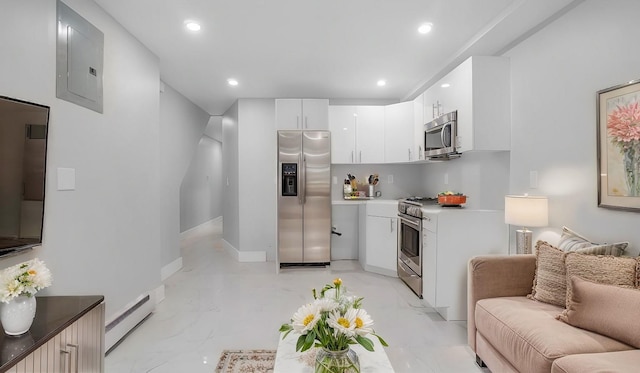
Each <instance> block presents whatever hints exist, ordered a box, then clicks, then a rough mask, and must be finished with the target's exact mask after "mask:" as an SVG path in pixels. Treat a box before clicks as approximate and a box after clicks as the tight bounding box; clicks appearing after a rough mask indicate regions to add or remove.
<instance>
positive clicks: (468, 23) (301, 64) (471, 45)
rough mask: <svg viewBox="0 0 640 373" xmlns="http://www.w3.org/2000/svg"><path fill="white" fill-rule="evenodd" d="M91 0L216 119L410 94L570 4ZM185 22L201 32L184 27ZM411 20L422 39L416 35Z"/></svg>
mask: <svg viewBox="0 0 640 373" xmlns="http://www.w3.org/2000/svg"><path fill="white" fill-rule="evenodd" d="M95 2H96V3H98V4H99V5H100V6H101V7H102V8H103V9H105V10H106V11H107V12H108V13H109V14H111V15H112V16H113V17H114V18H115V19H116V20H117V21H118V22H120V24H122V25H123V26H124V27H125V28H126V29H127V30H128V31H129V32H131V33H132V34H133V35H134V36H135V37H136V38H137V39H138V40H140V41H141V42H142V43H143V44H145V45H146V46H147V47H148V48H149V49H150V50H151V51H152V52H153V53H155V54H156V55H157V56H158V58H159V60H160V70H161V78H162V80H163V81H165V82H166V83H167V84H169V85H170V86H172V87H173V88H175V89H176V90H178V91H179V92H180V93H182V94H183V95H184V96H186V97H187V98H189V99H190V100H191V101H193V102H194V103H195V104H196V105H198V106H199V107H201V108H202V109H204V110H205V111H207V112H208V113H209V114H211V115H221V114H223V113H224V112H225V111H226V109H227V108H228V107H229V106H231V104H232V103H233V102H234V101H235V100H236V99H238V98H255V97H269V98H295V97H299V98H329V99H331V100H332V102H343V103H345V102H360V103H389V102H398V101H403V100H407V99H411V98H413V97H414V96H416V95H418V94H419V93H420V91H421V89H423V88H426V87H427V86H429V85H430V84H432V83H433V82H435V81H436V80H437V79H439V78H440V77H441V76H442V75H444V74H445V73H446V72H448V71H449V70H450V69H451V68H453V67H454V66H456V65H457V64H459V63H460V62H461V61H462V60H464V59H465V58H466V57H468V56H469V55H472V54H473V55H495V54H499V53H502V52H503V51H505V50H506V49H508V48H509V47H510V46H512V45H513V44H514V43H517V42H518V41H519V40H522V39H523V38H524V37H526V36H527V35H528V34H530V33H532V32H535V31H536V30H537V29H538V28H539V27H541V25H544V24H545V22H549V21H550V20H553V19H555V18H556V17H557V16H559V15H560V14H562V13H563V12H564V11H566V10H567V9H570V8H572V7H574V6H575V5H577V4H578V3H580V2H582V0H578V1H576V0H339V1H338V0H181V1H171V0H161V1H159V0H133V1H132V0H95ZM187 19H192V20H196V21H198V22H199V23H200V24H201V25H202V29H201V31H199V32H198V33H193V32H189V31H187V30H186V29H185V27H184V21H185V20H187ZM423 22H431V23H433V31H432V32H431V33H429V34H427V35H421V34H418V32H417V28H418V26H419V25H420V24H421V23H423ZM232 77H233V78H235V79H237V80H238V81H239V82H240V84H239V85H238V86H236V87H231V86H228V85H227V79H228V78H232ZM379 79H385V80H386V81H387V85H386V86H384V87H382V88H381V87H378V86H377V85H376V82H377V81H378V80H379Z"/></svg>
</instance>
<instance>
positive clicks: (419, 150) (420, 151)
mask: <svg viewBox="0 0 640 373" xmlns="http://www.w3.org/2000/svg"><path fill="white" fill-rule="evenodd" d="M423 156H424V154H423V153H422V145H418V159H422V157H423Z"/></svg>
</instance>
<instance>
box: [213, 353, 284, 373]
mask: <svg viewBox="0 0 640 373" xmlns="http://www.w3.org/2000/svg"><path fill="white" fill-rule="evenodd" d="M275 362H276V351H275V350H224V351H222V355H220V360H219V361H218V366H217V367H216V373H241V372H255V373H271V372H273V365H274V364H275Z"/></svg>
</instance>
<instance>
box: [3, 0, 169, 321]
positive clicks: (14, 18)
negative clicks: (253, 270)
mask: <svg viewBox="0 0 640 373" xmlns="http://www.w3.org/2000/svg"><path fill="white" fill-rule="evenodd" d="M65 3H66V4H67V5H69V6H70V7H71V8H73V9H74V10H75V11H76V12H78V13H80V14H81V15H82V16H83V17H84V18H86V19H87V20H88V21H89V22H91V23H92V24H93V25H95V26H96V27H97V28H98V29H100V30H101V31H102V32H103V33H104V34H105V45H104V48H105V49H104V114H99V113H96V112H93V111H91V110H88V109H85V108H83V107H80V106H77V105H75V104H72V103H69V102H66V101H62V100H59V99H57V98H56V97H55V91H56V89H55V79H56V75H55V74H56V65H55V56H56V2H55V1H53V0H47V1H44V0H42V1H3V2H2V11H1V12H0V31H1V32H0V45H2V55H3V56H4V58H1V59H0V95H5V96H10V97H16V98H19V99H23V100H27V101H34V102H37V103H40V104H44V105H48V106H50V107H51V117H50V123H49V142H48V159H47V167H48V169H47V186H46V206H45V223H44V243H43V246H42V248H40V249H36V250H34V251H31V252H29V253H28V254H25V255H21V256H18V257H13V258H9V259H5V260H2V262H1V263H0V266H2V267H5V266H8V265H11V264H14V263H16V262H19V261H22V260H26V259H28V258H29V257H32V256H38V257H40V258H41V259H43V260H44V261H45V262H46V263H47V266H48V267H49V268H50V269H51V272H52V273H53V285H52V286H51V287H50V288H49V289H46V290H45V291H44V292H43V293H44V294H50V295H74V294H104V295H105V298H106V317H107V319H109V318H110V317H112V316H113V314H114V312H116V311H117V310H120V309H122V308H123V307H124V306H125V305H126V304H127V303H129V302H131V301H132V300H133V299H135V298H136V297H137V296H138V295H140V294H142V293H145V292H147V291H149V290H151V289H154V288H156V287H157V286H159V285H160V267H161V261H160V246H161V242H160V237H161V235H160V218H159V217H160V209H159V203H158V200H159V196H160V190H159V184H160V182H159V181H160V178H159V170H158V168H159V154H160V152H159V126H158V124H159V118H158V113H159V93H158V92H159V81H160V80H159V64H158V59H157V58H156V56H154V55H153V54H152V53H151V52H150V51H148V50H147V49H146V48H145V47H144V46H142V45H141V44H140V43H139V42H138V41H137V40H136V39H134V38H133V37H131V35H129V34H128V33H127V32H126V31H124V30H123V29H122V28H121V26H120V25H119V24H118V23H116V22H115V21H114V20H113V19H112V18H111V17H109V16H107V15H106V14H105V13H104V12H103V11H102V10H101V9H100V8H99V7H98V6H97V5H96V4H95V3H94V2H91V1H82V0H66V1H65ZM58 167H71V168H75V169H76V190H75V191H64V192H62V191H57V190H56V169H57V168H58Z"/></svg>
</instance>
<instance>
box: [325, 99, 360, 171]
mask: <svg viewBox="0 0 640 373" xmlns="http://www.w3.org/2000/svg"><path fill="white" fill-rule="evenodd" d="M355 111H356V109H355V106H329V129H330V130H331V163H355V152H356V120H355V117H354V115H355V114H356V112H355Z"/></svg>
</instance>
